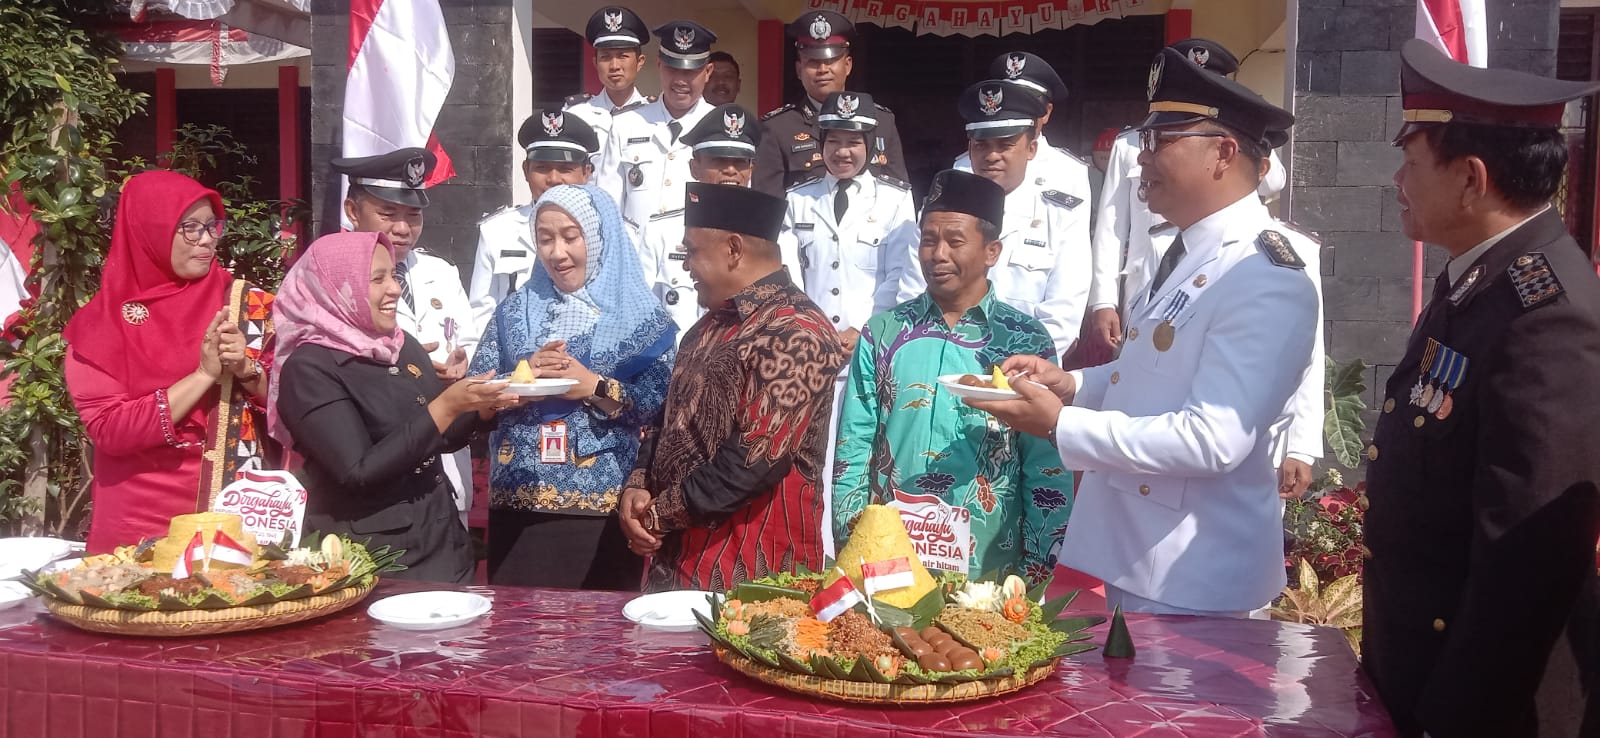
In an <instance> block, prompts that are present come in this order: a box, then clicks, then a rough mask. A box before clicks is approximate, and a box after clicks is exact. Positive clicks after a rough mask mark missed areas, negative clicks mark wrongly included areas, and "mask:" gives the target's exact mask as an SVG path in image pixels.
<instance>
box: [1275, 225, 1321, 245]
mask: <svg viewBox="0 0 1600 738" xmlns="http://www.w3.org/2000/svg"><path fill="white" fill-rule="evenodd" d="M1278 225H1280V226H1283V227H1284V228H1285V229H1288V230H1291V231H1294V232H1295V233H1298V234H1300V235H1302V236H1305V237H1306V238H1309V239H1311V242H1312V243H1315V244H1317V245H1319V246H1320V245H1322V237H1321V236H1318V235H1317V234H1315V233H1312V232H1311V231H1308V230H1306V229H1304V228H1301V227H1300V226H1297V225H1295V224H1293V223H1290V222H1288V221H1283V220H1280V221H1278Z"/></svg>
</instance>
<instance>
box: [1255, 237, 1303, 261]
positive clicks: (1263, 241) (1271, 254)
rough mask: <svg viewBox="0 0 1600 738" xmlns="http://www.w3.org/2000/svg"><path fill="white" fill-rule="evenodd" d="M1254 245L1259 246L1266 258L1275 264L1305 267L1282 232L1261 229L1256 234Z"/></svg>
mask: <svg viewBox="0 0 1600 738" xmlns="http://www.w3.org/2000/svg"><path fill="white" fill-rule="evenodd" d="M1256 245H1257V246H1259V247H1261V251H1262V253H1265V254H1266V255H1267V259H1268V260H1269V261H1271V262H1272V263H1273V264H1275V265H1277V266H1281V267H1286V268H1289V269H1304V268H1306V263H1305V261H1303V260H1301V259H1300V255H1299V254H1297V253H1295V252H1294V247H1293V246H1291V245H1289V239H1287V238H1284V237H1283V234H1282V233H1279V232H1277V231H1274V230H1271V229H1268V230H1265V231H1262V232H1261V235H1259V236H1256Z"/></svg>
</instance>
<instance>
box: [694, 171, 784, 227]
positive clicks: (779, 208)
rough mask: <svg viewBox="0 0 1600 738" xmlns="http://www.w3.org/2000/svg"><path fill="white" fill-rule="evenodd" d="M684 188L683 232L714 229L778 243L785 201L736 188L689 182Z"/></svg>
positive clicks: (737, 186) (755, 191)
mask: <svg viewBox="0 0 1600 738" xmlns="http://www.w3.org/2000/svg"><path fill="white" fill-rule="evenodd" d="M684 187H685V188H686V189H685V190H684V195H683V227H684V228H715V229H717V230H722V231H732V232H734V233H743V234H745V235H747V236H755V237H756V238H764V239H766V240H768V241H776V240H778V231H780V230H782V229H783V215H784V213H785V212H788V210H789V201H788V200H785V199H783V198H781V197H773V196H772V195H769V194H767V193H765V192H762V191H760V190H752V189H750V188H748V187H740V186H739V185H731V184H706V183H704V182H690V183H688V184H686V185H684Z"/></svg>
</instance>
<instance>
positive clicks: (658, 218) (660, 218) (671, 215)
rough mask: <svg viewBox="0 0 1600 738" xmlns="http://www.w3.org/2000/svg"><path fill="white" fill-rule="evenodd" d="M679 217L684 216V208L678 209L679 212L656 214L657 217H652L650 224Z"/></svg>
mask: <svg viewBox="0 0 1600 738" xmlns="http://www.w3.org/2000/svg"><path fill="white" fill-rule="evenodd" d="M677 215H683V208H678V209H677V210H668V211H665V212H660V213H656V214H655V215H652V216H650V222H651V223H654V222H656V221H658V220H662V219H664V218H671V217H673V216H677Z"/></svg>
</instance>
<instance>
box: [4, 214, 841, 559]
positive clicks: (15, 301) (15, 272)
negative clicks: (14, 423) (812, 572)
mask: <svg viewBox="0 0 1600 738" xmlns="http://www.w3.org/2000/svg"><path fill="white" fill-rule="evenodd" d="M27 281H28V265H26V264H23V263H22V260H20V259H18V258H17V255H16V254H14V253H12V251H11V245H10V244H8V243H6V242H5V241H4V240H3V239H0V327H4V326H5V322H6V320H8V319H10V317H11V316H12V315H14V314H16V312H17V311H18V310H21V309H22V301H23V300H26V299H28V286H27ZM823 527H827V526H823Z"/></svg>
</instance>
